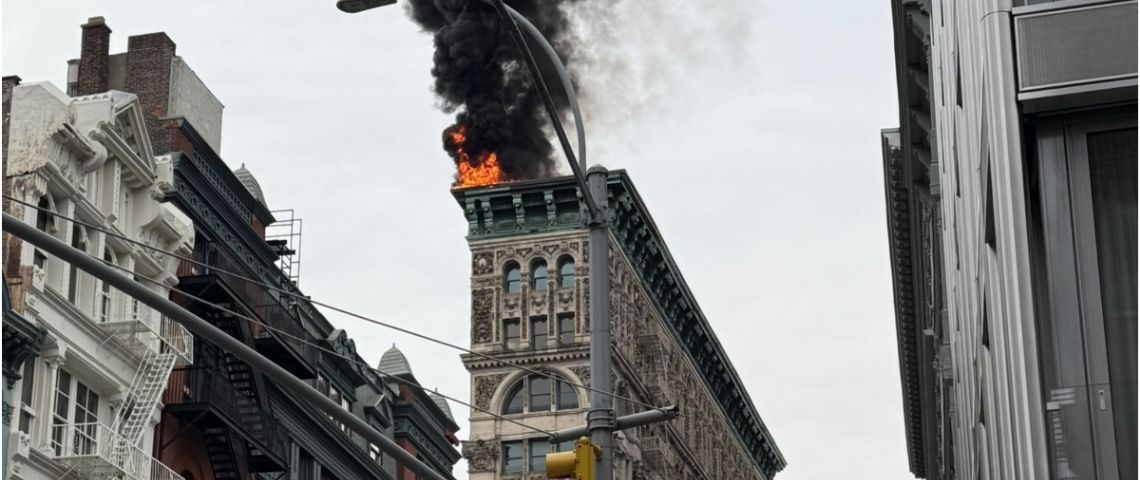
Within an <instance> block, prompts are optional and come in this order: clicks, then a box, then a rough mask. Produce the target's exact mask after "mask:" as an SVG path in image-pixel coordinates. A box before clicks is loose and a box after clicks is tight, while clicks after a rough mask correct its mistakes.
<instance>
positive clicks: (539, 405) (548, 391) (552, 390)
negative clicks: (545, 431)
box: [502, 375, 578, 415]
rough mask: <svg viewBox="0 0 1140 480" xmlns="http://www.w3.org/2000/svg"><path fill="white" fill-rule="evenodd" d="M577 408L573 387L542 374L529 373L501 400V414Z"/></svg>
mask: <svg viewBox="0 0 1140 480" xmlns="http://www.w3.org/2000/svg"><path fill="white" fill-rule="evenodd" d="M551 407H554V408H553V410H565V409H574V408H578V396H577V394H576V393H575V392H574V387H573V386H571V385H570V384H568V383H566V382H563V381H561V380H553V379H551V378H549V377H546V376H543V375H530V376H527V377H524V378H522V379H520V380H519V381H518V382H517V383H515V384H514V385H513V386H512V387H511V388H510V389H509V390H507V395H506V397H505V399H504V401H503V408H502V411H503V414H504V415H510V414H519V413H523V412H527V413H541V412H549V411H551V410H552V408H551Z"/></svg>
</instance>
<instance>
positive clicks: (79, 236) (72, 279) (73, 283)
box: [67, 225, 87, 303]
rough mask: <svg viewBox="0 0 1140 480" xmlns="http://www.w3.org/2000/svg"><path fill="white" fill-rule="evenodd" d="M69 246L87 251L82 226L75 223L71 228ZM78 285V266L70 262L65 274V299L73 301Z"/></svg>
mask: <svg viewBox="0 0 1140 480" xmlns="http://www.w3.org/2000/svg"><path fill="white" fill-rule="evenodd" d="M71 246H72V247H74V248H75V249H76V250H82V251H87V241H86V239H85V238H84V235H83V227H80V226H79V225H75V226H73V227H72V228H71ZM78 286H79V267H76V266H75V264H74V263H73V264H71V268H70V270H69V273H68V275H67V301H69V302H71V303H75V301H76V298H77V295H76V294H77V293H78V292H77V289H78Z"/></svg>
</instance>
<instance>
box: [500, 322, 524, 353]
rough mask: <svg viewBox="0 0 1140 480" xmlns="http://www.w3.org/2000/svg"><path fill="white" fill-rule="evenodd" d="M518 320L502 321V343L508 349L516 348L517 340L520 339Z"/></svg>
mask: <svg viewBox="0 0 1140 480" xmlns="http://www.w3.org/2000/svg"><path fill="white" fill-rule="evenodd" d="M520 327H521V326H520V325H519V319H517V318H510V319H507V320H503V343H504V344H506V346H507V347H508V348H516V347H518V346H519V339H520V338H522V332H521V331H520Z"/></svg>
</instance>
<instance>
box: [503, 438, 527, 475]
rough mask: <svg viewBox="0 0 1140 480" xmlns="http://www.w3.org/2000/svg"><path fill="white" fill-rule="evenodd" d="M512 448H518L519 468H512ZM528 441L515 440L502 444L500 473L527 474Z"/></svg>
mask: <svg viewBox="0 0 1140 480" xmlns="http://www.w3.org/2000/svg"><path fill="white" fill-rule="evenodd" d="M510 447H517V448H518V452H519V455H518V458H517V460H518V467H513V468H512V467H511V466H510V465H509V462H510V461H511V460H512V459H513V458H514V457H511V456H510V451H511V448H510ZM526 454H527V451H526V441H524V440H513V441H509V442H503V443H502V454H501V455H500V456H499V457H500V459H499V464H500V471H501V472H502V473H504V474H516V473H526Z"/></svg>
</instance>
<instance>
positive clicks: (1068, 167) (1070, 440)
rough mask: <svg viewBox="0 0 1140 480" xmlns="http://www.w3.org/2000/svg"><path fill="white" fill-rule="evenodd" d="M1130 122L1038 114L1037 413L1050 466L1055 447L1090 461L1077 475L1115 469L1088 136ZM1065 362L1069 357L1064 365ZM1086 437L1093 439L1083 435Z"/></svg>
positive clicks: (1131, 117) (1127, 118)
mask: <svg viewBox="0 0 1140 480" xmlns="http://www.w3.org/2000/svg"><path fill="white" fill-rule="evenodd" d="M1136 127H1137V122H1136V117H1135V113H1134V111H1133V112H1132V113H1131V114H1124V115H1115V114H1110V115H1106V114H1105V112H1104V111H1100V112H1095V113H1093V114H1092V115H1068V116H1061V117H1054V118H1048V119H1044V120H1042V121H1041V122H1040V123H1039V124H1038V129H1037V143H1036V147H1037V155H1036V157H1037V158H1036V161H1037V162H1038V164H1037V167H1038V175H1037V177H1038V178H1037V180H1038V183H1039V185H1038V192H1037V193H1038V199H1037V203H1038V204H1037V205H1036V207H1037V208H1038V211H1037V212H1035V213H1036V214H1037V215H1039V216H1040V217H1039V218H1040V225H1038V226H1037V228H1036V230H1038V231H1036V232H1034V233H1035V234H1036V235H1035V236H1036V237H1038V238H1036V239H1034V241H1033V244H1034V245H1035V247H1036V250H1037V253H1036V254H1035V255H1034V269H1035V270H1037V271H1036V272H1035V273H1034V281H1035V283H1036V284H1037V285H1038V288H1039V289H1040V290H1041V291H1042V294H1041V295H1038V299H1037V304H1038V312H1039V313H1038V319H1037V320H1036V321H1037V327H1038V329H1039V332H1038V338H1039V344H1038V357H1039V360H1038V361H1039V362H1040V368H1039V372H1040V375H1041V394H1042V398H1041V400H1042V403H1043V404H1044V409H1043V412H1042V414H1043V416H1044V418H1043V419H1042V421H1043V422H1044V423H1045V426H1046V430H1047V431H1048V432H1047V437H1048V438H1049V439H1051V440H1050V443H1049V445H1048V457H1049V463H1050V465H1051V467H1052V468H1053V469H1054V470H1055V469H1056V466H1057V464H1058V463H1059V462H1060V461H1061V460H1059V459H1057V458H1055V456H1056V452H1057V451H1058V448H1061V447H1064V448H1065V449H1066V450H1065V451H1067V452H1068V454H1069V456H1068V457H1066V458H1065V459H1064V461H1065V462H1066V463H1068V462H1069V460H1072V459H1074V458H1075V457H1074V456H1073V455H1074V454H1076V455H1082V454H1083V455H1085V456H1086V457H1087V459H1088V460H1087V461H1088V462H1091V464H1089V465H1085V466H1083V467H1084V468H1083V469H1082V471H1078V472H1076V473H1077V474H1078V475H1104V474H1106V473H1113V472H1116V471H1117V469H1118V461H1119V460H1118V455H1119V452H1118V451H1117V440H1116V437H1115V426H1114V423H1113V422H1114V410H1113V405H1112V402H1111V398H1112V391H1111V385H1110V384H1109V381H1108V378H1109V377H1108V368H1109V358H1108V352H1107V344H1106V336H1105V335H1106V334H1105V319H1104V313H1103V311H1102V307H1103V306H1102V300H1101V284H1100V266H1099V263H1098V256H1097V243H1096V230H1095V225H1094V223H1093V222H1094V215H1095V211H1094V208H1093V204H1092V184H1091V174H1090V160H1091V159H1090V158H1089V152H1088V142H1087V140H1088V137H1089V136H1090V135H1092V134H1096V133H1101V132H1109V131H1114V130H1123V129H1129V128H1131V129H1135V128H1136ZM1074 360H1079V361H1076V362H1074ZM1065 362H1068V363H1071V364H1073V365H1072V366H1071V367H1064V366H1063V363H1065ZM1078 364H1079V365H1078ZM1063 390H1067V391H1071V394H1070V397H1073V398H1074V399H1075V401H1073V400H1064V401H1062V400H1060V399H1055V398H1054V397H1055V396H1056V395H1055V394H1059V392H1061V391H1063ZM1105 399H1107V401H1106V400H1105ZM1098 405H1099V406H1098ZM1054 423H1057V424H1058V425H1063V428H1064V430H1063V432H1061V433H1058V432H1054V431H1053V430H1052V429H1051V428H1050V426H1051V425H1054ZM1056 435H1062V436H1061V437H1058V438H1060V439H1063V440H1062V441H1064V442H1066V443H1065V444H1064V445H1055V444H1054V443H1052V442H1053V440H1052V439H1053V438H1054V437H1055V436H1056ZM1086 438H1087V439H1088V440H1091V441H1087V442H1086V441H1083V439H1086ZM1080 444H1087V446H1082V448H1087V449H1088V450H1087V451H1077V452H1071V451H1068V450H1070V449H1073V447H1074V446H1075V445H1080ZM1125 454H1127V453H1125ZM1133 454H1134V453H1133ZM1077 460H1078V461H1079V460H1080V459H1079V458H1078V459H1077ZM1078 467H1080V465H1079V464H1074V465H1073V468H1078ZM1089 469H1091V471H1089ZM1052 475H1054V476H1055V471H1054V472H1053V473H1052ZM1054 478H1055V477H1054Z"/></svg>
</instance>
